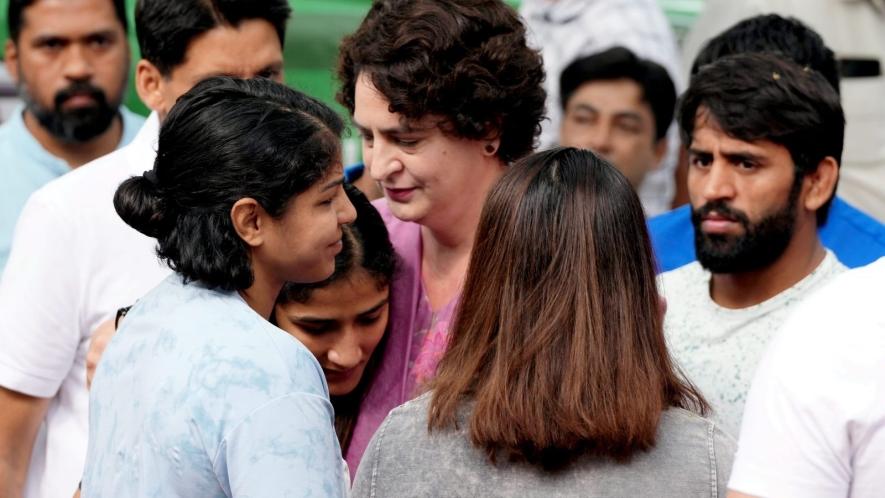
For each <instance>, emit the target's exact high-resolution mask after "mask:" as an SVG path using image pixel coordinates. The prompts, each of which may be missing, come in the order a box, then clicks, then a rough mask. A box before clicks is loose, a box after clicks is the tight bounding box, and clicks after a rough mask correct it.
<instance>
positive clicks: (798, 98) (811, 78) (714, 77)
mask: <svg viewBox="0 0 885 498" xmlns="http://www.w3.org/2000/svg"><path fill="white" fill-rule="evenodd" d="M702 107H703V108H704V110H706V111H707V112H709V115H710V116H711V117H712V118H713V119H714V120H715V122H716V124H718V125H719V126H720V127H721V128H722V130H723V131H724V132H725V133H726V134H728V135H729V136H730V137H733V138H736V139H738V140H743V141H746V142H753V141H757V140H769V141H771V142H774V143H776V144H779V145H782V146H784V147H786V149H787V150H788V151H789V152H790V157H791V158H792V160H793V163H794V164H795V167H796V175H797V176H800V177H801V176H804V175H805V174H807V173H811V172H813V171H815V170H816V169H817V166H818V164H819V163H820V162H821V161H822V160H823V159H824V158H826V157H828V156H829V157H833V158H834V159H835V160H836V163H837V164H838V163H839V162H840V161H841V159H842V146H843V140H844V133H845V115H844V114H843V112H842V106H841V104H840V103H839V95H838V94H837V93H836V91H835V89H834V88H833V87H832V86H831V85H830V84H829V83H828V82H827V81H826V80H825V79H824V77H823V76H821V74H820V73H818V72H817V71H813V70H809V69H807V68H802V67H799V66H798V65H796V64H795V63H793V62H791V61H789V60H785V59H783V58H781V57H779V56H777V55H775V54H766V53H743V54H736V55H730V56H727V57H724V58H722V59H719V60H717V61H715V62H713V63H711V64H707V65H704V66H702V67H701V69H700V71H699V72H698V73H697V74H696V75H694V76H693V77H692V78H691V83H690V84H689V87H688V90H687V91H686V92H685V94H684V95H683V97H682V100H681V102H680V105H679V110H678V112H677V120H678V122H679V128H680V131H681V134H682V141H683V143H684V144H686V145H690V144H691V141H692V135H693V133H694V128H695V121H696V120H697V118H698V114H699V112H698V111H699V109H701V108H702ZM833 195H835V188H834V189H833ZM831 202H832V196H831V197H830V199H829V200H827V202H826V204H824V205H823V206H822V207H821V208H820V209H818V211H817V223H818V225H823V224H824V223H826V220H827V214H828V211H829V207H830V203H831Z"/></svg>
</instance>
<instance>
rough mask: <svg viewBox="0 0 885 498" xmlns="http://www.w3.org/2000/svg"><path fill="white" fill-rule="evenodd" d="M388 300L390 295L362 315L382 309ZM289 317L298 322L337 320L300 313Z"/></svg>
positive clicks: (329, 321) (361, 313) (328, 321)
mask: <svg viewBox="0 0 885 498" xmlns="http://www.w3.org/2000/svg"><path fill="white" fill-rule="evenodd" d="M388 302H390V297H389V296H388V297H385V298H384V299H382V300H381V302H379V303H378V304H376V305H375V306H372V307H371V308H369V309H367V310H366V311H362V312H360V315H368V314H370V313H374V312H376V311H378V310H379V309H381V308H382V307H383V306H384V305H385V304H387V303H388ZM289 318H290V319H291V320H292V321H296V322H304V323H331V322H335V321H336V320H333V319H331V318H320V317H316V316H298V315H291V316H290V317H289Z"/></svg>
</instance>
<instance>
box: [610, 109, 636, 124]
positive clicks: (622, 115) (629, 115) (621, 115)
mask: <svg viewBox="0 0 885 498" xmlns="http://www.w3.org/2000/svg"><path fill="white" fill-rule="evenodd" d="M615 118H616V119H629V120H632V121H638V122H640V123H642V116H641V115H639V113H638V112H633V111H620V112H618V113H615Z"/></svg>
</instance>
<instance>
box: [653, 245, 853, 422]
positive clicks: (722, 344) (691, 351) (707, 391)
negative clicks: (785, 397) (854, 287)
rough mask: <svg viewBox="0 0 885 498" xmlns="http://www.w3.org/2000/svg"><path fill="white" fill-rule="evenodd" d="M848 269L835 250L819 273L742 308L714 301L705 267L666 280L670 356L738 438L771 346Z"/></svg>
mask: <svg viewBox="0 0 885 498" xmlns="http://www.w3.org/2000/svg"><path fill="white" fill-rule="evenodd" d="M843 271H845V267H844V266H842V263H839V261H838V260H837V259H836V257H835V256H834V255H833V253H832V252H830V251H827V255H826V256H825V257H824V259H823V261H821V263H820V264H819V265H818V267H817V268H815V270H814V271H813V272H811V273H810V274H809V275H808V276H806V277H805V278H803V279H802V280H800V281H799V282H798V283H796V285H794V286H793V287H790V288H789V289H787V290H785V291H783V292H781V293H780V294H778V295H776V296H774V297H772V298H771V299H768V300H767V301H764V302H762V303H759V304H757V305H755V306H750V307H747V308H742V309H729V308H723V307H722V306H719V305H718V304H716V302H715V301H713V299H712V298H711V297H710V278H711V275H710V272H709V271H707V270H705V269H704V268H703V267H702V266H701V265H700V263H698V262H697V261H695V262H694V263H691V264H688V265H685V266H683V267H681V268H678V269H676V270H673V271H669V272H667V273H664V274H663V275H662V276H661V285H662V287H663V289H662V290H663V292H664V295H665V296H666V298H667V314H666V316H665V318H664V333H665V334H666V337H667V345H668V347H669V349H670V354H672V355H673V358H674V359H675V361H676V363H677V364H678V365H679V367H680V368H681V369H682V371H683V372H684V373H685V375H686V376H687V377H688V379H689V380H691V382H692V383H694V385H695V386H697V387H698V388H699V389H700V390H701V393H702V394H703V395H704V397H705V398H706V399H707V401H708V402H709V403H710V405H712V407H713V418H714V419H716V420H717V421H719V423H721V424H722V426H723V427H724V428H725V430H726V431H727V432H730V433H731V434H737V433H738V430H739V429H740V423H741V415H742V413H743V411H744V403H745V401H746V397H747V392H748V391H749V390H750V383H751V382H752V380H753V375H754V373H755V372H756V366H757V365H758V363H759V360H760V359H761V358H762V354H763V352H764V351H765V347H766V346H768V343H769V342H770V341H771V338H772V337H773V336H774V334H775V332H777V331H778V330H779V329H780V327H781V325H782V324H783V322H784V320H785V319H786V318H787V316H788V314H789V312H790V311H791V310H792V308H793V307H794V306H795V305H796V304H797V303H799V302H800V301H801V300H802V299H804V298H805V297H806V296H807V295H808V294H809V293H810V292H811V291H813V290H815V289H817V288H819V287H820V286H821V285H823V284H824V283H825V282H827V281H829V280H831V279H832V278H833V277H834V276H836V275H837V274H839V273H841V272H843Z"/></svg>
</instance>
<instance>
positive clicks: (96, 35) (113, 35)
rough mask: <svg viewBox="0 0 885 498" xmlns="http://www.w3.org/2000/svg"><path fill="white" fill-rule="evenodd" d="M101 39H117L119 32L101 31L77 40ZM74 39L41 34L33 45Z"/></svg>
mask: <svg viewBox="0 0 885 498" xmlns="http://www.w3.org/2000/svg"><path fill="white" fill-rule="evenodd" d="M99 37H103V38H107V39H116V38H117V32H116V31H114V30H113V29H111V28H107V29H99V30H96V31H92V32H89V33H86V34H85V35H82V36H78V37H76V39H78V40H89V39H93V38H99ZM72 39H74V38H72V37H70V36H68V35H62V34H58V33H40V34H38V35H37V36H35V37H34V38H33V39H32V41H31V43H32V44H34V45H42V44H44V43H46V42H49V41H55V40H62V41H71V40H72Z"/></svg>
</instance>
